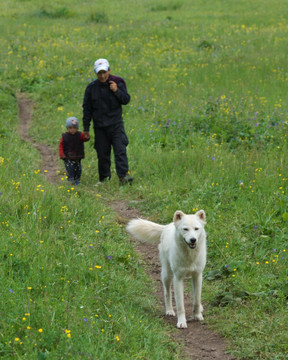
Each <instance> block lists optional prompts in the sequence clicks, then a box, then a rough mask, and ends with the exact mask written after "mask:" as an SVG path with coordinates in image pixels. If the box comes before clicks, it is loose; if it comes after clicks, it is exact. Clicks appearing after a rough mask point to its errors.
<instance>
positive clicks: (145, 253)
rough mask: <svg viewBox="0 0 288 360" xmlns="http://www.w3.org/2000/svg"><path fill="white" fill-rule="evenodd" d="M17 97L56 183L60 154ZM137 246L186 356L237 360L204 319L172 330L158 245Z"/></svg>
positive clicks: (122, 205) (125, 210) (124, 211)
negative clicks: (41, 140)
mask: <svg viewBox="0 0 288 360" xmlns="http://www.w3.org/2000/svg"><path fill="white" fill-rule="evenodd" d="M17 100H18V107H19V133H20V137H21V138H22V139H23V140H25V141H27V142H30V143H31V144H32V145H33V146H34V147H35V148H36V149H37V150H39V152H40V154H41V157H42V166H41V172H43V173H44V174H45V176H46V177H47V180H48V181H49V182H51V183H53V184H56V183H57V182H58V181H59V180H60V176H59V169H58V163H57V159H58V157H57V154H56V153H55V152H54V151H53V149H51V148H50V147H49V146H48V145H45V144H38V143H36V142H35V141H34V140H33V139H32V138H31V137H29V127H30V120H31V115H32V111H33V103H32V101H31V100H29V99H28V98H27V97H26V96H25V95H23V94H18V95H17ZM108 205H109V206H110V207H111V208H112V209H113V210H114V211H115V212H116V213H117V215H118V216H119V218H121V219H122V221H125V222H126V221H127V220H129V219H132V218H135V217H140V216H141V214H140V213H139V212H138V211H137V210H136V209H134V208H130V207H129V205H128V204H127V202H125V201H122V200H118V201H113V202H111V203H109V204H108ZM127 237H128V235H127ZM135 249H136V251H137V252H138V253H140V255H141V257H142V259H143V264H144V266H145V268H146V270H147V272H148V273H149V275H150V276H151V278H152V280H153V281H154V282H155V284H156V295H157V297H158V299H159V308H158V312H159V317H161V318H163V321H165V322H167V323H169V324H171V338H173V339H174V341H176V342H178V343H180V344H183V347H184V355H185V358H187V359H191V360H236V358H232V357H230V356H229V355H227V354H226V353H225V350H226V346H227V343H226V341H225V339H224V338H223V337H221V336H220V335H219V334H217V333H215V332H214V331H212V330H210V329H209V328H208V325H207V324H206V323H205V322H204V323H202V322H201V323H200V322H196V321H191V322H189V321H188V328H187V329H183V330H178V329H176V328H175V330H173V328H174V327H175V324H176V322H175V321H176V320H175V319H174V318H171V317H166V316H163V313H164V303H163V291H162V284H161V281H160V271H161V269H160V261H159V259H158V249H157V245H151V244H146V243H138V242H137V243H136V242H135ZM204 286H205V284H204ZM190 298H191V297H190V296H186V299H185V308H186V309H187V316H189V309H191V308H192V304H191V302H190Z"/></svg>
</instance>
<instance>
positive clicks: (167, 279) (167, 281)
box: [161, 267, 175, 316]
mask: <svg viewBox="0 0 288 360" xmlns="http://www.w3.org/2000/svg"><path fill="white" fill-rule="evenodd" d="M161 277H162V284H163V289H164V301H165V311H166V315H168V316H175V313H174V310H173V305H172V294H171V284H172V276H171V274H168V273H167V271H166V269H165V268H164V267H163V268H162V274H161Z"/></svg>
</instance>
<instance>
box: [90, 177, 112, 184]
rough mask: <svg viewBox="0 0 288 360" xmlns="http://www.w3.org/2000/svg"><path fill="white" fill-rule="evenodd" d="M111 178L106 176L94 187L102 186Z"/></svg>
mask: <svg viewBox="0 0 288 360" xmlns="http://www.w3.org/2000/svg"><path fill="white" fill-rule="evenodd" d="M110 179H111V178H110V177H109V176H107V177H106V178H104V179H102V180H100V181H98V182H97V184H95V185H94V186H99V185H104V184H105V183H106V182H107V181H109V180H110Z"/></svg>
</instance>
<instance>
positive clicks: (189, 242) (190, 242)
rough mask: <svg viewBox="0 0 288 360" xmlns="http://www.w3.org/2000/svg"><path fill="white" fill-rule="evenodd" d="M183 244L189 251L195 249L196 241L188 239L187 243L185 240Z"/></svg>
mask: <svg viewBox="0 0 288 360" xmlns="http://www.w3.org/2000/svg"><path fill="white" fill-rule="evenodd" d="M184 241H185V243H186V244H187V245H188V246H189V248H190V249H195V248H196V241H197V240H196V239H195V238H191V239H189V241H186V239H184Z"/></svg>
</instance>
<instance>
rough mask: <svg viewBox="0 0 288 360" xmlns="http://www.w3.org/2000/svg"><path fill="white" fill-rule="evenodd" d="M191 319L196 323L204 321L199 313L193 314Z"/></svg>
mask: <svg viewBox="0 0 288 360" xmlns="http://www.w3.org/2000/svg"><path fill="white" fill-rule="evenodd" d="M193 319H194V320H196V321H203V320H204V317H203V315H202V314H201V313H200V314H195V315H194V316H193Z"/></svg>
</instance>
